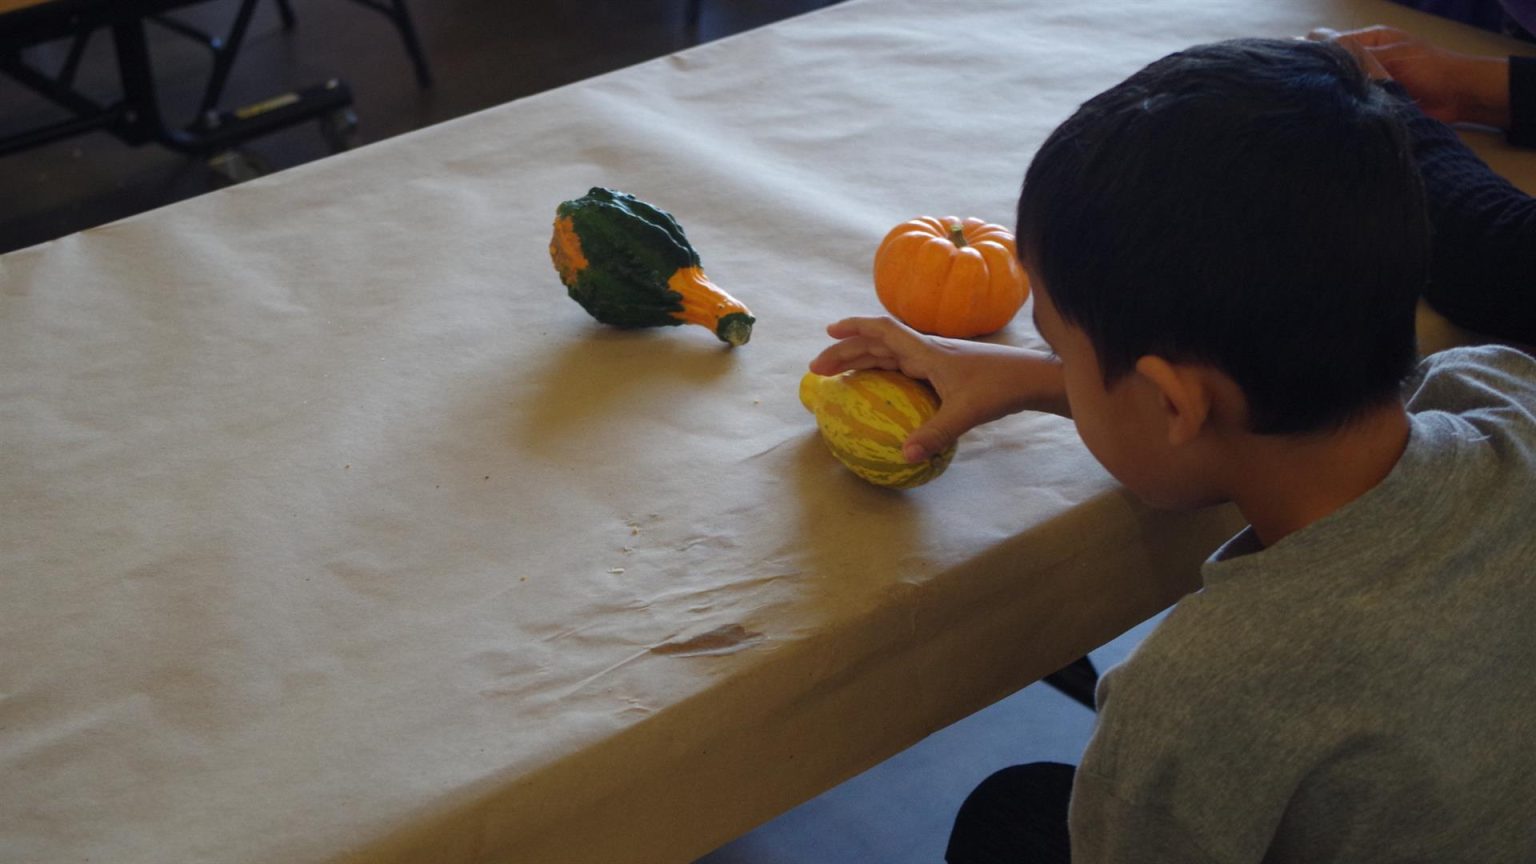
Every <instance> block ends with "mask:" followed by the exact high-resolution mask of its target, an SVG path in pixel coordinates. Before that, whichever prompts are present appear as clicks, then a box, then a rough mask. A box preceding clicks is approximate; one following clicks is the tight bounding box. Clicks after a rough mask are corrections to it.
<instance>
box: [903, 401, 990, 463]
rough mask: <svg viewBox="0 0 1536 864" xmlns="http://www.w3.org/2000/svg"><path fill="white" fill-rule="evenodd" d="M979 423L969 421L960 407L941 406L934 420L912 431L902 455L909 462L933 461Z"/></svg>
mask: <svg viewBox="0 0 1536 864" xmlns="http://www.w3.org/2000/svg"><path fill="white" fill-rule="evenodd" d="M978 422H979V421H977V420H972V419H968V418H967V416H966V412H965V411H964V410H963V409H962V408H960V407H951V406H949V405H947V404H946V405H940V406H939V411H938V413H937V414H934V415H933V419H931V420H929V421H928V422H927V423H924V424H923V425H922V426H919V427H918V428H916V429H914V430H912V434H911V435H908V436H907V440H906V442H905V443H904V444H902V447H901V455H902V457H903V458H905V459H906V460H907V461H908V462H921V461H923V460H924V459H932V458H933V457H934V456H937V455H938V454H940V453H942V452H944V449H945V448H947V447H948V446H949V445H951V444H953V443H955V442H956V441H958V440H959V439H960V436H961V435H964V434H965V432H966V430H968V429H970V428H971V427H973V426H975V425H977V423H978Z"/></svg>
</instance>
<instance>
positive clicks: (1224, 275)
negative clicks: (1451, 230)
mask: <svg viewBox="0 0 1536 864" xmlns="http://www.w3.org/2000/svg"><path fill="white" fill-rule="evenodd" d="M1410 110H1412V109H1411V108H1409V107H1408V106H1406V105H1405V104H1404V103H1402V102H1401V101H1400V100H1399V99H1398V98H1397V97H1395V96H1394V95H1392V94H1391V93H1390V92H1388V91H1387V90H1385V89H1383V88H1382V87H1380V86H1378V85H1376V84H1374V83H1372V82H1371V81H1370V80H1369V79H1368V78H1367V77H1366V76H1365V75H1364V74H1363V73H1362V72H1361V70H1360V68H1359V67H1358V66H1357V65H1356V63H1355V62H1354V60H1353V59H1352V57H1351V56H1350V55H1349V53H1348V52H1347V51H1345V50H1344V49H1343V48H1341V47H1340V46H1338V45H1335V44H1328V43H1316V42H1303V41H1261V40H1242V41H1236V42H1227V43H1220V44H1215V45H1206V46H1199V47H1196V48H1193V49H1190V50H1189V51H1186V52H1181V53H1179V54H1175V55H1172V56H1170V57H1167V58H1164V59H1163V60H1160V61H1158V62H1156V63H1153V64H1152V65H1151V66H1148V67H1147V68H1146V69H1144V70H1142V71H1141V72H1138V73H1136V74H1135V75H1133V76H1132V77H1131V78H1129V79H1127V80H1126V81H1125V82H1124V83H1122V84H1120V85H1118V86H1116V87H1114V88H1111V89H1110V90H1108V91H1106V92H1105V93H1103V94H1101V95H1099V96H1097V97H1095V98H1094V99H1092V100H1090V101H1089V102H1087V103H1086V104H1085V105H1084V106H1083V107H1082V108H1081V109H1080V110H1079V111H1078V112H1077V113H1076V114H1075V115H1073V117H1072V118H1070V119H1069V120H1067V122H1066V123H1064V124H1063V125H1062V126H1061V127H1059V128H1058V129H1057V130H1056V131H1055V132H1054V133H1053V134H1052V135H1051V137H1050V138H1049V139H1048V140H1047V141H1046V142H1045V144H1044V145H1043V146H1042V147H1041V149H1040V151H1039V153H1038V154H1037V155H1036V157H1035V159H1034V161H1033V162H1032V164H1031V165H1030V168H1029V171H1028V173H1027V175H1026V177H1025V181H1024V187H1023V191H1022V193H1021V195H1020V199H1019V214H1018V243H1019V256H1020V259H1021V260H1022V261H1023V263H1024V265H1025V267H1026V269H1027V270H1028V271H1029V274H1030V277H1031V284H1032V286H1033V289H1034V297H1035V306H1034V316H1035V324H1036V327H1037V329H1038V330H1039V331H1040V334H1041V336H1042V337H1044V338H1045V340H1046V341H1047V342H1049V343H1050V345H1051V346H1052V348H1053V349H1054V352H1055V356H1052V357H1042V356H1040V355H1038V354H1034V353H1032V352H1028V351H1024V350H1022V349H1013V348H1008V347H1003V346H994V345H986V344H981V343H968V342H962V341H958V340H943V339H935V338H928V337H923V336H920V335H918V334H916V333H915V332H913V331H911V330H909V329H907V328H905V327H903V326H902V325H899V324H897V323H896V322H893V321H890V320H886V319H848V320H845V321H841V322H838V323H836V324H833V325H832V326H831V327H829V328H828V332H829V333H830V335H832V336H833V337H834V338H835V339H837V340H839V341H838V342H836V343H835V344H833V345H832V346H831V347H829V348H827V349H826V350H825V351H823V352H822V353H821V354H820V355H819V356H818V357H817V358H816V359H815V360H813V361H812V362H811V368H812V369H813V370H814V371H816V372H819V373H822V374H831V373H834V372H837V371H840V370H842V369H848V368H867V367H872V366H874V367H883V368H895V369H900V370H901V371H903V372H905V373H906V374H908V375H912V376H914V377H920V378H926V379H928V380H929V381H930V382H932V383H933V384H934V386H935V387H936V389H937V390H938V391H939V394H940V396H941V397H942V399H943V407H942V409H941V410H940V412H939V414H938V415H937V416H935V417H934V418H933V420H932V422H931V423H929V424H928V425H927V426H925V427H923V428H921V429H919V430H917V431H916V432H914V433H913V434H912V436H911V438H910V439H909V440H908V442H907V445H906V451H907V456H908V458H909V459H921V458H924V457H925V456H926V455H927V454H929V453H933V452H937V451H938V450H939V449H940V448H942V447H943V446H944V445H945V444H946V443H948V442H949V441H951V440H953V439H954V438H955V437H957V436H958V435H960V434H961V433H962V432H964V431H965V430H966V429H969V428H971V427H972V426H975V425H977V424H979V423H982V422H986V421H988V420H991V419H995V418H997V417H1000V416H1003V415H1004V414H1007V413H1010V412H1013V411H1019V410H1027V409H1033V410H1051V411H1056V412H1057V413H1062V414H1065V415H1068V416H1070V417H1071V418H1072V419H1073V421H1074V423H1075V424H1076V426H1077V429H1078V432H1079V434H1080V435H1081V437H1082V439H1083V442H1084V443H1085V444H1086V445H1087V447H1088V449H1089V450H1090V452H1092V453H1093V455H1094V456H1095V458H1097V459H1098V460H1099V461H1100V462H1101V463H1103V465H1104V466H1105V468H1106V469H1108V470H1109V471H1110V473H1112V474H1113V475H1114V476H1115V477H1116V478H1117V479H1118V480H1120V481H1121V482H1122V483H1124V484H1125V485H1126V486H1127V487H1128V488H1129V489H1131V490H1132V491H1133V492H1135V493H1136V494H1138V495H1139V496H1140V497H1142V498H1143V499H1145V500H1146V501H1148V502H1149V503H1151V504H1153V505H1155V506H1160V507H1197V506H1202V505H1207V504H1212V503H1216V502H1223V501H1231V502H1233V503H1234V504H1235V505H1236V506H1237V507H1238V509H1239V510H1240V511H1241V512H1242V513H1243V515H1244V516H1245V517H1246V518H1247V520H1248V521H1249V523H1250V526H1249V527H1248V528H1247V529H1246V530H1244V531H1243V532H1242V533H1241V534H1239V535H1238V536H1237V537H1235V538H1233V539H1232V540H1230V541H1229V542H1228V543H1226V544H1225V545H1224V546H1223V547H1222V548H1221V549H1220V550H1218V551H1217V552H1216V553H1215V554H1214V555H1213V556H1212V558H1211V559H1210V560H1209V561H1208V562H1207V564H1206V565H1205V567H1204V569H1203V574H1202V575H1203V581H1204V587H1203V589H1202V590H1201V591H1199V592H1197V593H1195V594H1193V595H1190V596H1189V597H1186V598H1185V599H1183V600H1182V601H1180V602H1179V603H1178V604H1177V605H1176V606H1175V607H1174V609H1173V610H1172V611H1171V612H1170V613H1169V614H1168V616H1167V618H1166V619H1165V620H1164V621H1163V622H1162V623H1161V624H1160V625H1159V626H1158V628H1157V629H1156V630H1155V631H1154V632H1153V633H1152V635H1151V636H1149V637H1148V639H1147V640H1146V641H1145V642H1144V643H1143V644H1142V645H1141V646H1140V647H1139V648H1138V649H1137V651H1136V652H1135V653H1134V654H1133V656H1132V657H1131V658H1130V659H1129V660H1127V661H1126V662H1125V663H1124V664H1122V665H1121V666H1119V667H1117V668H1115V669H1113V670H1111V671H1109V672H1108V673H1106V674H1105V676H1104V678H1103V680H1102V682H1101V683H1100V686H1099V689H1098V694H1097V698H1098V703H1099V717H1098V722H1097V726H1096V728H1095V731H1094V735H1093V739H1092V741H1091V742H1090V744H1089V746H1088V749H1087V751H1086V752H1085V753H1084V756H1083V760H1082V764H1081V765H1080V766H1079V767H1078V768H1077V769H1076V770H1075V776H1074V772H1073V770H1072V769H1070V768H1066V767H1065V766H1024V767H1022V768H1016V769H1010V770H1009V771H1006V772H999V774H997V775H994V776H993V777H992V778H989V780H988V781H987V782H986V783H983V784H982V786H981V787H979V788H978V789H977V791H976V792H974V793H973V794H972V796H971V798H970V799H969V800H968V801H967V802H966V804H965V805H964V806H963V807H962V808H961V813H960V815H959V817H958V818H957V820H956V824H955V828H954V833H953V835H952V837H951V842H950V851H949V861H950V862H951V864H970V862H980V861H999V862H1001V861H1012V862H1018V861H1036V860H1053V859H1054V860H1066V858H1067V854H1068V852H1067V845H1068V844H1067V825H1066V824H1063V823H1064V822H1066V821H1069V822H1070V856H1071V859H1072V860H1074V861H1079V862H1100V861H1106V862H1107V861H1159V862H1161V861H1168V862H1240V861H1241V862H1260V861H1264V862H1293V861H1294V862H1303V861H1304V862H1334V861H1337V862H1372V861H1436V862H1448V861H1468V862H1471V861H1478V862H1491V861H1536V747H1533V746H1532V742H1533V741H1536V580H1533V575H1536V573H1533V571H1536V566H1533V562H1536V532H1533V530H1532V525H1533V523H1532V514H1533V513H1536V482H1533V481H1536V417H1533V415H1536V362H1533V361H1532V360H1531V359H1530V358H1528V357H1526V356H1525V355H1523V354H1520V353H1518V352H1515V351H1513V350H1511V349H1505V348H1478V349H1461V350H1457V351H1451V352H1445V353H1443V354H1440V355H1436V356H1434V357H1431V358H1429V359H1428V360H1427V361H1425V362H1424V363H1423V364H1422V365H1419V366H1418V367H1417V369H1415V347H1414V333H1413V319H1414V306H1415V302H1416V298H1417V296H1418V294H1419V292H1420V290H1421V289H1422V287H1423V284H1424V280H1425V272H1426V255H1427V253H1426V250H1427V249H1428V248H1429V236H1428V227H1427V222H1426V217H1425V205H1424V201H1423V191H1422V187H1421V184H1420V181H1419V178H1418V175H1417V173H1416V171H1415V168H1414V163H1413V157H1412V154H1411V153H1410V148H1409V144H1408V140H1407V138H1406V135H1405V132H1404V127H1403V124H1402V114H1403V112H1406V111H1410ZM1069 790H1070V796H1071V799H1070V800H1071V804H1070V819H1069V820H1066V819H1064V817H1063V815H1062V814H1063V813H1064V809H1065V808H1064V806H1063V805H1064V801H1065V800H1066V796H1067V794H1068V792H1069ZM1053 798H1054V799H1055V803H1054V804H1052V803H1051V801H1052V799H1053ZM1053 813H1054V814H1056V815H1054V816H1053V815H1052V814H1053ZM1053 822H1054V824H1053Z"/></svg>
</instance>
